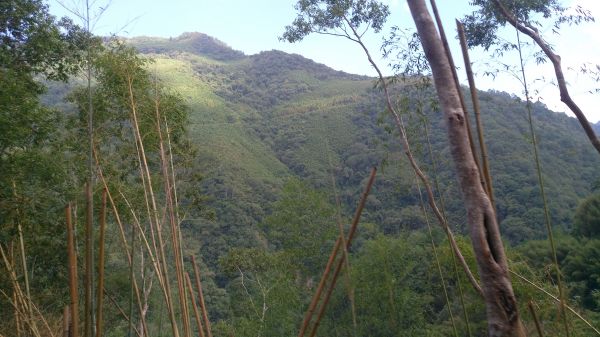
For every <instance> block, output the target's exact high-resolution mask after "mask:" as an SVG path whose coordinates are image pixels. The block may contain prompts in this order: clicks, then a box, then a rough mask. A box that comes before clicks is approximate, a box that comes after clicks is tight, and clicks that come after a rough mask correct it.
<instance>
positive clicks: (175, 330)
mask: <svg viewBox="0 0 600 337" xmlns="http://www.w3.org/2000/svg"><path fill="white" fill-rule="evenodd" d="M126 79H127V86H128V90H129V103H130V109H131V116H132V122H133V123H132V124H133V130H134V135H135V137H136V140H137V143H138V146H139V153H140V156H141V162H142V164H143V168H144V173H145V176H146V184H147V186H146V187H147V189H148V192H149V194H150V201H151V206H152V213H153V218H154V225H155V226H156V234H157V238H158V248H159V249H158V253H159V254H160V259H161V260H162V261H161V263H162V264H163V266H164V268H162V273H163V278H164V287H163V291H164V294H165V301H166V303H167V311H168V314H169V320H170V322H171V330H172V333H173V337H179V328H178V324H177V320H176V318H175V311H174V309H173V302H172V295H171V287H170V282H169V273H168V268H167V266H168V264H167V257H166V253H165V249H164V247H165V244H164V240H163V238H162V228H161V227H162V226H161V225H160V220H159V217H158V207H157V206H156V198H155V197H154V189H153V187H152V178H151V175H150V169H149V167H148V161H147V159H146V151H145V150H144V143H143V141H142V135H141V132H140V128H139V123H138V118H137V107H136V102H135V96H134V93H133V78H132V77H131V75H130V74H127V76H126Z"/></svg>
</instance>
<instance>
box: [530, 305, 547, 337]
mask: <svg viewBox="0 0 600 337" xmlns="http://www.w3.org/2000/svg"><path fill="white" fill-rule="evenodd" d="M527 307H528V308H529V312H531V317H532V318H533V322H534V323H535V329H536V330H537V333H538V335H539V336H540V337H544V331H543V330H542V325H541V324H540V320H539V319H538V316H537V313H536V312H535V307H534V306H533V301H532V300H529V302H527Z"/></svg>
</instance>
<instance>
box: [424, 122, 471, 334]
mask: <svg viewBox="0 0 600 337" xmlns="http://www.w3.org/2000/svg"><path fill="white" fill-rule="evenodd" d="M425 139H426V140H427V151H428V152H429V159H430V160H431V166H432V169H433V183H434V185H435V189H436V190H437V192H438V199H439V201H440V211H441V214H442V217H443V219H444V221H446V222H447V221H448V218H447V217H446V207H445V202H444V194H443V193H442V189H441V187H440V180H439V179H438V169H437V161H436V160H435V157H434V155H433V147H432V146H431V138H430V136H429V126H428V124H427V123H425ZM449 234H450V233H448V232H446V237H447V238H448V241H449V242H450V244H452V243H451V241H452V238H451V237H450V236H449ZM452 266H453V271H454V275H455V277H456V284H457V288H458V293H459V297H460V304H461V307H462V312H463V317H464V319H465V325H466V328H467V335H468V336H469V337H471V336H473V333H472V332H471V324H470V322H469V314H468V313H467V305H466V302H465V294H464V292H463V288H462V282H461V280H460V274H459V272H458V261H456V255H455V254H452Z"/></svg>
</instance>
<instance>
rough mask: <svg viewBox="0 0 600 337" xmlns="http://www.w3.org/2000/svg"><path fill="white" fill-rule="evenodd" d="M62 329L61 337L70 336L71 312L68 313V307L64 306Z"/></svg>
mask: <svg viewBox="0 0 600 337" xmlns="http://www.w3.org/2000/svg"><path fill="white" fill-rule="evenodd" d="M62 323H63V324H62V329H63V337H70V336H71V330H70V327H71V312H70V311H69V306H68V305H67V306H65V308H64V309H63V322H62Z"/></svg>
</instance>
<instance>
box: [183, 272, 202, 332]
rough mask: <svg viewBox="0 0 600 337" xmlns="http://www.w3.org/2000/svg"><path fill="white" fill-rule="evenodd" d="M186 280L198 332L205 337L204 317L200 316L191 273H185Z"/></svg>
mask: <svg viewBox="0 0 600 337" xmlns="http://www.w3.org/2000/svg"><path fill="white" fill-rule="evenodd" d="M185 281H186V285H187V287H186V288H187V290H188V294H189V296H190V300H191V301H192V308H193V309H194V318H196V325H197V326H198V333H199V334H200V337H204V336H205V335H204V327H203V325H202V319H201V318H200V313H199V312H198V304H197V303H196V296H195V295H194V288H193V287H192V281H191V280H190V274H189V273H187V272H186V273H185Z"/></svg>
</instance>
